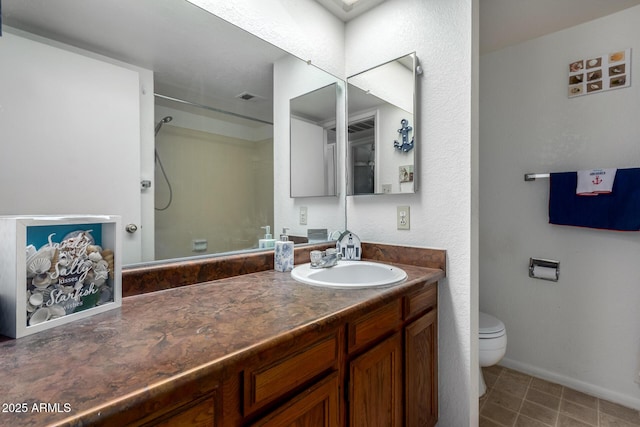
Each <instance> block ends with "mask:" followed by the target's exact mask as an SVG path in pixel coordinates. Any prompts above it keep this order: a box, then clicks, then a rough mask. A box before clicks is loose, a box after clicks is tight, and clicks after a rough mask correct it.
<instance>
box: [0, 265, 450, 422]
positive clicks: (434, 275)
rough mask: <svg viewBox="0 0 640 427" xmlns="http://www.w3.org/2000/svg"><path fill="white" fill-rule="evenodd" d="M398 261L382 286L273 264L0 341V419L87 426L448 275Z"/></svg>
mask: <svg viewBox="0 0 640 427" xmlns="http://www.w3.org/2000/svg"><path fill="white" fill-rule="evenodd" d="M399 266H400V267H401V268H403V269H404V270H405V271H406V272H407V274H408V278H407V281H406V282H404V283H402V284H400V285H396V286H393V287H387V288H378V289H360V290H338V289H329V288H320V287H313V286H308V285H305V284H302V283H298V282H296V281H294V280H293V279H292V278H291V275H290V274H289V273H279V272H276V271H262V272H257V273H251V274H245V275H241V276H236V277H231V278H226V279H220V280H214V281H210V282H205V283H199V284H194V285H190V286H182V287H179V288H174V289H168V290H162V291H158V292H151V293H146V294H141V295H136V296H131V297H127V298H124V299H123V303H122V307H121V308H119V309H114V310H111V311H108V312H105V313H101V314H97V315H95V316H92V317H90V318H87V319H82V320H78V321H75V322H71V323H69V324H66V325H62V326H59V327H56V328H52V329H50V330H47V331H44V332H40V333H37V334H34V335H31V336H27V337H24V338H20V339H17V340H9V341H4V342H1V343H0V384H1V388H2V393H1V394H2V397H1V398H0V404H2V407H1V408H0V411H1V412H0V425H23V426H24V425H44V424H55V425H79V423H78V421H79V420H80V419H82V422H83V425H87V424H84V423H89V424H90V423H91V421H92V420H96V419H99V418H100V417H101V415H102V416H104V414H109V413H111V412H114V411H118V410H119V408H121V407H122V406H123V405H126V406H129V405H135V404H137V403H138V402H142V401H143V400H144V399H145V398H148V397H149V396H150V395H154V393H161V392H165V391H166V388H167V387H169V386H170V384H172V383H175V382H181V381H188V380H192V379H194V378H201V377H203V376H209V377H212V376H222V375H225V372H228V371H229V370H230V369H232V368H233V367H235V366H237V364H239V363H241V362H242V360H243V358H246V357H248V355H251V354H254V353H255V352H256V351H259V350H260V348H261V347H263V346H265V345H270V344H273V343H274V342H277V341H282V340H286V339H289V338H291V337H292V336H296V335H298V334H303V333H305V331H308V330H310V329H313V328H316V329H317V328H323V327H329V326H331V325H336V324H338V323H339V322H344V321H345V320H348V319H349V318H350V317H352V316H354V315H356V314H359V313H362V312H363V311H365V310H367V309H368V308H369V307H371V306H373V305H376V304H382V303H384V301H386V300H391V299H393V298H395V297H397V296H398V295H400V294H402V293H406V292H407V291H409V290H411V288H412V287H418V286H421V283H423V282H425V281H426V282H435V281H437V280H440V279H441V278H443V277H444V275H445V274H444V271H443V270H442V269H437V268H425V267H416V266H412V265H399ZM34 404H35V406H34ZM41 404H45V405H41ZM18 405H20V406H18ZM21 409H25V410H26V411H25V412H18V411H20V410H21ZM38 409H40V410H41V411H38Z"/></svg>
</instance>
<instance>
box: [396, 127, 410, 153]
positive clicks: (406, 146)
mask: <svg viewBox="0 0 640 427" xmlns="http://www.w3.org/2000/svg"><path fill="white" fill-rule="evenodd" d="M400 125H401V126H402V127H401V128H400V129H398V133H399V134H400V135H401V136H402V142H398V141H393V147H394V148H395V149H396V150H400V151H403V152H405V153H406V152H408V151H410V150H411V149H412V148H413V137H411V142H409V132H411V131H412V130H413V128H412V127H411V126H409V121H408V120H407V119H402V120H400Z"/></svg>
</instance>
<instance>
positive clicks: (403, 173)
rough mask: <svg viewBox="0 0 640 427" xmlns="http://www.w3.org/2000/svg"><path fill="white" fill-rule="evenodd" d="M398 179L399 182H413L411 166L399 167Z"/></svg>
mask: <svg viewBox="0 0 640 427" xmlns="http://www.w3.org/2000/svg"><path fill="white" fill-rule="evenodd" d="M398 177H399V180H400V182H413V165H406V166H400V168H399V170H398Z"/></svg>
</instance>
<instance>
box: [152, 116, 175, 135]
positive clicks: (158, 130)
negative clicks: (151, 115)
mask: <svg viewBox="0 0 640 427" xmlns="http://www.w3.org/2000/svg"><path fill="white" fill-rule="evenodd" d="M171 120H173V117H171V116H166V117H163V118H162V119H160V121H159V122H158V124H157V125H156V129H155V132H156V133H155V135H156V136H157V135H158V132H160V128H161V127H162V125H163V124H165V123H169V122H170V121H171Z"/></svg>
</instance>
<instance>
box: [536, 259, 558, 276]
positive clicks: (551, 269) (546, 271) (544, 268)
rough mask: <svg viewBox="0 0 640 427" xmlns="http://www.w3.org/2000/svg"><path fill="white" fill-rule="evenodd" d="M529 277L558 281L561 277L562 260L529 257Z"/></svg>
mask: <svg viewBox="0 0 640 427" xmlns="http://www.w3.org/2000/svg"><path fill="white" fill-rule="evenodd" d="M529 277H532V278H534V279H542V280H550V281H552V282H557V281H558V278H559V277H560V261H554V260H551V259H541V258H529Z"/></svg>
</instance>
